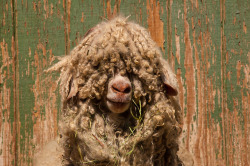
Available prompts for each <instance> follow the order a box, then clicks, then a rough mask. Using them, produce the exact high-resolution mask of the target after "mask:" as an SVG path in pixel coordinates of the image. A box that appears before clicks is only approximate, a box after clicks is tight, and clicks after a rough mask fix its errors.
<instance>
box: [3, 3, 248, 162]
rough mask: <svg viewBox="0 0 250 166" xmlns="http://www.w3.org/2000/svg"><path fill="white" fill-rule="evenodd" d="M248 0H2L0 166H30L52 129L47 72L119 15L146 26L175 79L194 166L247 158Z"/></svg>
mask: <svg viewBox="0 0 250 166" xmlns="http://www.w3.org/2000/svg"><path fill="white" fill-rule="evenodd" d="M249 4H250V3H249V1H248V0H54V1H48V0H0V12H1V13H0V165H3V166H9V165H15V166H17V165H18V166H19V165H25V166H26V165H32V156H33V153H34V149H35V148H39V147H41V146H43V145H44V144H45V143H46V142H48V141H49V140H51V139H53V138H55V137H56V135H57V122H58V116H59V112H60V97H59V93H58V87H57V82H56V81H57V74H54V75H47V74H45V73H43V71H44V69H46V68H48V67H49V66H51V65H52V62H53V63H54V60H56V57H58V56H63V55H65V54H68V53H69V52H70V50H71V49H72V48H73V47H74V46H75V45H76V44H77V43H78V42H79V40H80V39H81V38H82V37H83V35H84V33H85V32H86V31H87V30H88V29H89V28H91V27H92V26H94V25H96V24H97V23H98V22H100V21H101V20H103V19H105V18H111V17H112V16H113V15H116V14H117V13H123V15H124V16H128V15H131V16H130V20H135V21H136V22H138V23H140V24H141V25H143V26H145V27H147V28H148V30H149V31H150V33H151V35H152V37H153V39H154V40H155V41H156V42H157V43H158V44H159V46H160V47H161V48H162V50H163V52H164V56H165V58H167V59H168V60H169V61H170V63H171V65H172V66H173V69H174V70H175V72H176V74H177V78H178V83H179V97H180V104H181V107H182V109H183V113H184V125H183V134H182V138H181V143H182V144H183V145H184V146H185V147H186V149H187V150H189V151H190V152H191V153H192V154H193V156H194V160H195V165H197V166H201V165H206V166H213V165H229V166H247V165H250V95H249V87H250V66H249V64H250V50H249V48H250V47H249V44H250V35H249V34H250V33H249V31H250V14H249V13H250V12H249V11H250V5H249Z"/></svg>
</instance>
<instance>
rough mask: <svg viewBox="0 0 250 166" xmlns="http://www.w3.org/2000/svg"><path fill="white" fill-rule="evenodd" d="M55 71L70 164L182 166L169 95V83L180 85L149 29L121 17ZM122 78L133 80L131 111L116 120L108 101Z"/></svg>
mask: <svg viewBox="0 0 250 166" xmlns="http://www.w3.org/2000/svg"><path fill="white" fill-rule="evenodd" d="M56 70H57V71H58V70H60V71H61V75H60V79H61V84H60V88H61V90H60V91H61V95H62V102H63V108H62V117H61V119H60V124H59V125H60V135H61V145H62V147H63V149H64V155H63V158H64V160H63V164H64V165H77V166H78V165H157V166H158V165H177V164H178V163H181V162H180V161H179V159H178V156H177V154H176V153H177V151H178V137H179V135H180V133H181V127H180V126H181V123H182V116H181V111H180V109H179V107H178V102H177V99H176V98H175V97H172V96H171V95H169V94H168V93H172V92H170V91H169V92H168V91H166V89H165V88H164V81H168V82H169V83H170V84H171V83H172V85H173V86H175V84H176V82H175V76H174V74H173V73H172V72H171V70H170V68H169V66H168V63H167V62H166V61H165V60H164V59H163V58H162V55H161V51H160V50H159V48H158V46H157V45H156V43H155V42H154V41H153V40H152V39H151V37H150V35H149V33H148V31H147V30H146V29H145V28H143V27H141V26H139V25H138V24H135V23H132V22H128V21H127V19H126V18H123V17H117V18H114V19H113V20H111V21H108V22H103V23H100V24H98V25H97V26H95V27H94V28H92V29H91V30H90V31H89V32H88V34H87V35H86V36H85V38H84V39H83V40H82V41H81V42H80V44H78V45H77V46H76V47H75V48H74V49H73V50H72V52H71V53H70V55H69V56H66V57H64V58H63V59H61V60H60V61H59V62H58V63H57V64H56V65H54V66H53V67H52V68H50V69H49V71H56ZM117 71H118V72H119V74H120V75H125V74H126V75H128V77H129V79H130V81H131V84H132V87H133V96H132V102H131V106H130V108H129V110H128V111H126V112H125V113H122V114H115V113H111V112H110V111H109V110H108V109H107V108H106V107H105V104H104V102H103V101H104V100H105V97H106V96H105V95H106V93H107V84H108V81H109V79H110V78H111V77H112V76H114V74H115V73H116V72H117ZM164 74H165V75H164ZM162 76H163V77H162ZM163 78H164V79H165V80H164V79H163ZM174 93H175V92H174Z"/></svg>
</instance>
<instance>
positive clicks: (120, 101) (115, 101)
mask: <svg viewBox="0 0 250 166" xmlns="http://www.w3.org/2000/svg"><path fill="white" fill-rule="evenodd" d="M107 100H108V102H110V103H112V104H120V105H122V104H128V103H129V102H130V100H123V99H107Z"/></svg>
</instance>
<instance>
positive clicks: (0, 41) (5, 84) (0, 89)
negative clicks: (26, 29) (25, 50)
mask: <svg viewBox="0 0 250 166" xmlns="http://www.w3.org/2000/svg"><path fill="white" fill-rule="evenodd" d="M0 9H1V14H0V20H1V22H0V47H1V51H0V165H12V164H14V161H15V149H16V142H15V138H16V129H15V108H14V107H15V106H14V103H15V97H14V96H15V91H14V87H15V70H16V63H15V40H14V31H15V29H14V26H13V24H14V23H13V19H14V15H13V11H14V8H13V4H12V1H7V0H1V1H0Z"/></svg>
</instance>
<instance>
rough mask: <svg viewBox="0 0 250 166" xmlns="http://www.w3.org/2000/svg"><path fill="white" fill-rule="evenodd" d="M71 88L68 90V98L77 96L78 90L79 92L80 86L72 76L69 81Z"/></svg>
mask: <svg viewBox="0 0 250 166" xmlns="http://www.w3.org/2000/svg"><path fill="white" fill-rule="evenodd" d="M68 88H69V90H68V96H67V100H68V99H70V98H72V97H74V96H76V94H77V92H78V87H77V84H76V83H75V80H74V79H73V77H71V79H70V81H69V87H68Z"/></svg>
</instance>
